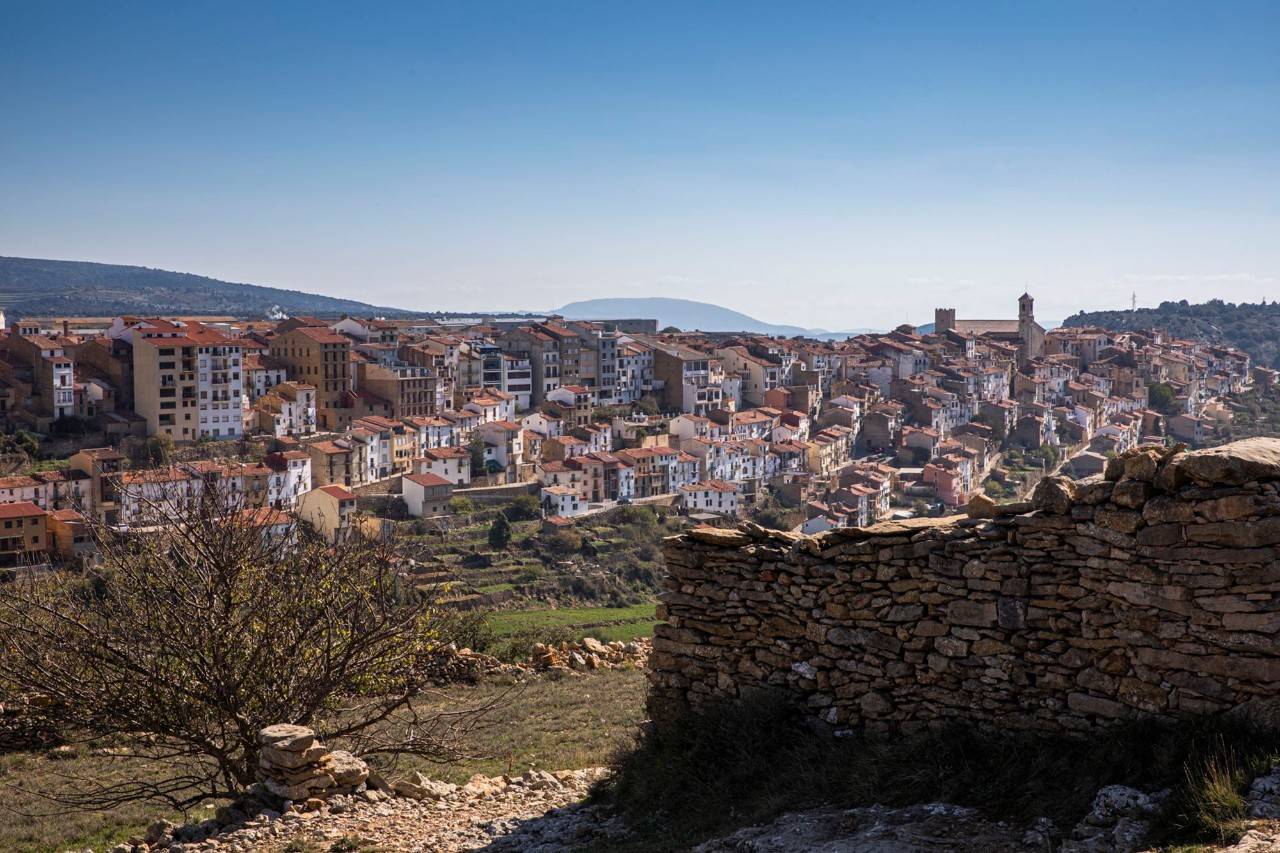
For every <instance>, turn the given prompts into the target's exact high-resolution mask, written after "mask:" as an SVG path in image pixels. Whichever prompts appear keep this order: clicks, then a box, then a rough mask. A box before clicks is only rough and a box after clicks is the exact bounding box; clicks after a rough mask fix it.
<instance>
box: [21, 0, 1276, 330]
mask: <svg viewBox="0 0 1280 853" xmlns="http://www.w3.org/2000/svg"><path fill="white" fill-rule="evenodd" d="M268 7H269V8H268ZM1277 45H1280V2H1277V0H1268V2H1259V3H1246V2H1210V0H1198V1H1197V2H1192V3H1178V2H1165V0H1161V2H1149V3H1134V2H1122V0H1107V2H1100V3H1087V2H1074V0H1073V2H1061V3H1059V2H1054V3H1049V2H1038V1H1037V0H1017V2H1007V3H966V2H943V3H937V4H930V3H885V2H876V3H867V4H858V3H849V2H842V3H831V4H817V3H799V2H797V3H778V2H769V3H760V4H754V3H748V2H741V0H736V2H731V3H729V2H726V3H706V2H687V0H686V1H685V2H678V3H671V4H664V3H657V2H644V3H625V4H624V3H613V2H583V3H566V2H554V0H540V1H539V2H528V0H521V2H515V3H510V4H506V3H486V2H451V3H448V4H440V5H433V4H427V3H406V4H403V5H399V6H397V5H395V4H390V3H376V4H360V3H335V4H325V3H319V2H306V3H297V4H283V3H258V2H254V3H245V4H239V3H229V2H217V3H212V2H209V3H205V2H198V3H189V2H164V3H159V2H157V3H124V2H111V3H102V2H94V3H83V4H81V3H72V2H56V3H54V2H44V1H43V0H30V2H13V0H0V254H3V255H19V256H29V257H50V258H69V259H79V260H97V261H106V262H112V263H128V264H141V265H144V266H153V267H163V268H167V269H175V270H183V271H189V272H198V273H202V274H206V275H212V276H216V277H219V278H225V279H231V280H234V281H248V282H252V283H255V284H269V285H275V286H280V287H289V288H298V289H303V290H309V291H314V292H320V293H327V294H333V295H341V296H350V297H355V298H360V299H365V300H368V301H371V302H377V303H381V304H392V305H401V306H405V307H412V308H424V309H446V310H454V309H466V308H481V307H484V308H496V307H507V308H528V309H544V308H550V307H554V306H558V305H560V304H563V303H565V302H568V301H571V300H576V299H583V298H590V297H596V296H648V295H659V296H681V297H688V298H694V299H702V300H705V301H710V302H718V303H720V304H723V305H726V306H730V307H733V308H737V309H739V310H742V311H746V312H747V313H750V314H753V315H755V316H757V317H759V318H761V319H769V320H774V321H777V322H788V323H796V324H800V325H805V326H822V327H825V328H829V329H842V328H849V327H855V326H882V325H889V324H896V323H900V322H903V321H908V320H909V321H913V322H927V321H929V320H931V319H932V310H933V308H934V307H935V306H936V305H952V306H954V307H956V308H957V309H958V310H959V314H960V316H961V317H965V316H969V317H982V316H988V315H991V316H1006V315H1008V316H1012V314H1013V312H1014V311H1015V306H1014V301H1015V299H1016V297H1017V295H1018V294H1019V293H1021V292H1022V290H1023V289H1024V288H1026V289H1029V290H1030V291H1031V292H1032V294H1033V295H1035V296H1036V298H1037V303H1036V307H1037V315H1038V316H1039V317H1041V318H1043V319H1047V320H1056V319H1061V318H1062V317H1063V316H1065V315H1067V314H1069V313H1071V312H1073V311H1075V310H1077V309H1080V308H1100V307H1122V306H1127V304H1128V301H1129V294H1130V292H1131V291H1134V290H1136V291H1137V295H1138V301H1139V303H1140V304H1155V303H1157V302H1159V301H1160V300H1162V299H1181V298H1187V299H1190V300H1193V301H1195V300H1200V299H1204V298H1209V297H1212V296H1219V297H1222V298H1224V299H1228V300H1231V301H1239V300H1250V301H1256V300H1258V299H1260V298H1263V297H1266V298H1268V299H1277V298H1280V47H1277Z"/></svg>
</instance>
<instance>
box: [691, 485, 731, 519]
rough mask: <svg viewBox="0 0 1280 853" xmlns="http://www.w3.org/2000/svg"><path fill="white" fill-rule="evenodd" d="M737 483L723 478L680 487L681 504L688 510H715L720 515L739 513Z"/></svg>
mask: <svg viewBox="0 0 1280 853" xmlns="http://www.w3.org/2000/svg"><path fill="white" fill-rule="evenodd" d="M740 491H741V489H739V487H738V484H737V483H727V482H725V481H723V480H703V481H700V482H697V483H689V484H687V485H683V486H681V487H680V488H679V492H680V506H681V507H683V508H684V509H685V510H686V511H688V512H715V513H719V514H720V515H737V514H738V493H739V492H740Z"/></svg>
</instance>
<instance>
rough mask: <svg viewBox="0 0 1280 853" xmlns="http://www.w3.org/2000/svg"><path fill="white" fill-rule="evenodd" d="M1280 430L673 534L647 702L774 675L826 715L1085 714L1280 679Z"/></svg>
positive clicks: (771, 682) (930, 718)
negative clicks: (1022, 486)
mask: <svg viewBox="0 0 1280 853" xmlns="http://www.w3.org/2000/svg"><path fill="white" fill-rule="evenodd" d="M1278 486H1280V439H1249V440H1246V441H1241V442H1236V443H1234V444H1230V445H1225V446H1223V447H1218V448H1213V449H1210V450H1201V451H1194V452H1189V453H1188V452H1182V451H1181V450H1180V449H1179V448H1164V447H1141V448H1138V449H1135V450H1133V451H1131V452H1129V453H1126V454H1124V455H1122V456H1119V457H1116V458H1115V459H1112V460H1110V461H1109V463H1108V465H1107V469H1106V473H1105V476H1104V477H1099V478H1094V479H1091V480H1086V481H1080V482H1073V481H1071V480H1067V479H1065V478H1061V477H1047V478H1045V479H1044V480H1043V481H1041V482H1040V484H1039V485H1038V486H1037V489H1036V491H1035V494H1034V496H1033V499H1032V500H1031V501H1030V502H1027V503H1023V504H1017V505H1011V506H995V507H991V506H987V505H986V504H985V503H980V504H979V505H977V506H975V516H977V517H973V518H969V517H965V516H953V517H950V518H943V519H909V520H906V521H902V522H888V523H884V524H880V525H876V526H873V527H870V528H866V529H858V528H851V529H837V530H832V531H828V532H825V533H821V534H818V535H816V536H812V537H809V536H802V535H799V534H793V533H783V532H778V531H771V530H765V529H763V528H760V527H758V526H756V525H750V524H745V525H740V526H739V527H738V528H737V529H713V528H695V529H693V530H691V531H689V532H687V533H685V534H684V535H683V536H680V537H673V538H672V539H669V540H667V542H666V545H665V555H666V564H667V569H668V577H667V578H666V579H664V587H665V588H664V592H663V593H662V604H661V605H660V606H659V609H658V611H659V612H658V616H659V618H662V619H665V620H666V624H659V625H658V626H657V627H656V629H655V632H654V634H655V638H654V648H653V656H652V658H651V661H650V669H651V672H650V679H651V684H652V690H651V692H650V698H649V711H650V714H651V716H652V717H653V718H654V719H655V720H659V721H662V720H669V719H678V718H679V716H680V715H681V714H683V713H685V712H686V711H687V710H688V709H689V708H691V707H697V706H699V705H702V704H705V703H708V702H713V701H717V700H720V699H726V698H730V699H731V698H735V697H738V696H740V695H743V693H745V692H750V691H752V690H754V689H758V688H767V689H781V690H783V691H785V692H788V693H790V694H791V695H792V696H793V697H795V698H796V699H797V700H798V701H800V702H802V703H803V704H805V705H806V706H807V707H808V708H809V709H811V711H812V713H813V714H814V715H815V716H817V717H820V718H821V719H822V720H825V721H826V722H828V723H830V724H831V725H833V726H835V727H837V728H841V727H853V726H864V727H867V728H871V729H875V730H890V729H905V728H911V727H920V726H924V725H928V724H930V723H931V722H934V721H938V720H972V721H980V722H991V723H995V724H998V725H1001V726H1007V727H1014V728H1030V729H1040V730H1056V731H1084V730H1088V729H1091V728H1094V727H1096V726H1100V725H1106V724H1109V723H1111V722H1113V721H1117V720H1122V719H1128V718H1133V717H1138V716H1151V717H1157V718H1173V717H1179V716H1190V715H1196V714H1204V713H1217V712H1222V711H1227V710H1229V709H1233V708H1237V707H1240V706H1245V707H1246V708H1253V709H1259V710H1261V709H1262V708H1263V706H1265V705H1267V704H1268V703H1274V701H1275V700H1277V699H1278V698H1280V695H1278V694H1280V657H1277V656H1276V655H1275V639H1274V638H1275V636H1276V633H1277V631H1280V489H1278Z"/></svg>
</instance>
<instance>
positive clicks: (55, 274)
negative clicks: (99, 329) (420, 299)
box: [0, 258, 412, 317]
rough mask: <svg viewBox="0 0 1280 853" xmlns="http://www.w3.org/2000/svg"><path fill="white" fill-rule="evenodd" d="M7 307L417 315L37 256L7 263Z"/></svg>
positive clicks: (0, 265)
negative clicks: (51, 259) (44, 258)
mask: <svg viewBox="0 0 1280 853" xmlns="http://www.w3.org/2000/svg"><path fill="white" fill-rule="evenodd" d="M0 307H3V308H4V309H5V311H6V312H8V313H9V314H11V315H14V316H18V317H22V316H41V315H50V314H51V315H55V316H57V315H72V316H90V317H96V316H111V315H116V314H156V313H159V314H230V315H236V316H253V315H264V316H265V315H267V314H269V313H272V312H274V311H279V312H283V313H285V314H288V315H295V314H323V315H332V314H344V313H346V314H359V315H363V316H369V315H379V316H385V317H393V316H403V315H406V314H409V313H412V312H408V311H404V310H401V309H398V308H385V307H378V306H375V305H369V304H368V303H365V302H357V301H356V300H354V299H337V298H335V297H332V296H320V295H317V294H314V293H303V292H302V291H298V290H282V289H280V288H277V287H260V286H258V285H255V284H239V283H235V282H230V281H220V280H219V279H216V278H208V277H206V276H202V275H193V274H191V273H181V272H170V271H168V270H158V269H151V268H150V267H130V266H121V265H119V264H95V263H89V262H87V261H50V260H40V259H37V258H0Z"/></svg>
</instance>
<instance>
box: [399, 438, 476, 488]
mask: <svg viewBox="0 0 1280 853" xmlns="http://www.w3.org/2000/svg"><path fill="white" fill-rule="evenodd" d="M411 468H412V471H413V473H415V474H435V475H436V476H438V477H443V478H445V479H446V480H448V481H449V482H450V483H453V484H454V485H455V486H466V485H469V484H470V483H471V454H470V453H469V452H468V451H467V450H466V449H465V448H462V447H438V448H431V449H428V450H424V451H423V452H422V456H420V457H418V458H417V459H415V460H413V463H412V466H411Z"/></svg>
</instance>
